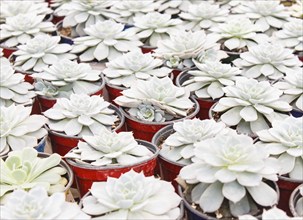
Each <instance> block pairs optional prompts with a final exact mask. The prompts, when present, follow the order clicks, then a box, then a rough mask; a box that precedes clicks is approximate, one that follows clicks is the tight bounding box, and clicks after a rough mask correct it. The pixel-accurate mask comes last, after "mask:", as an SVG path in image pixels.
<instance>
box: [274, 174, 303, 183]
mask: <svg viewBox="0 0 303 220" xmlns="http://www.w3.org/2000/svg"><path fill="white" fill-rule="evenodd" d="M278 178H279V179H281V180H283V181H288V182H293V183H301V184H303V180H299V179H293V178H290V177H287V176H282V175H279V176H278Z"/></svg>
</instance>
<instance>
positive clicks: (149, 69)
mask: <svg viewBox="0 0 303 220" xmlns="http://www.w3.org/2000/svg"><path fill="white" fill-rule="evenodd" d="M162 65H163V61H162V60H160V59H157V58H154V57H153V56H152V55H151V54H150V53H147V54H143V53H142V52H140V51H132V52H129V53H126V54H124V55H122V56H120V57H117V58H116V59H114V60H112V61H110V62H108V63H106V68H105V69H104V70H103V73H104V75H105V76H106V79H107V81H108V83H109V84H112V85H116V86H122V87H126V88H129V87H131V85H133V84H135V83H136V81H137V79H140V80H148V79H150V78H151V77H153V76H156V77H159V78H161V77H165V76H168V74H169V73H170V72H171V69H169V68H167V67H162Z"/></svg>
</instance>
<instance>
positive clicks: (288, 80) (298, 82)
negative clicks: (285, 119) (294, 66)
mask: <svg viewBox="0 0 303 220" xmlns="http://www.w3.org/2000/svg"><path fill="white" fill-rule="evenodd" d="M302 75H303V69H302V67H301V68H299V70H298V71H290V72H288V73H286V76H285V77H284V78H283V79H282V80H280V81H278V82H276V83H275V84H273V86H274V87H277V88H279V89H281V90H282V91H283V95H282V97H281V99H283V100H285V101H287V102H288V103H290V104H291V105H292V108H293V110H292V111H291V112H290V113H291V114H292V115H293V116H294V117H302V116H303V86H302V83H303V81H302Z"/></svg>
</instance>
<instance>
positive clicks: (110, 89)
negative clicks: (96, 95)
mask: <svg viewBox="0 0 303 220" xmlns="http://www.w3.org/2000/svg"><path fill="white" fill-rule="evenodd" d="M105 88H106V90H107V94H108V101H109V102H111V103H112V104H114V105H117V104H116V103H115V102H114V100H115V98H117V97H119V96H121V95H122V93H121V92H122V91H123V90H125V89H126V88H124V87H121V86H115V85H112V84H109V83H106V84H105Z"/></svg>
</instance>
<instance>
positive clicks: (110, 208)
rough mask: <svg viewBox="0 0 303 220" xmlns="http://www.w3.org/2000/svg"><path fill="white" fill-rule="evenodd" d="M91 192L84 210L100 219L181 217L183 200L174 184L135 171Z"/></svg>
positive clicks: (85, 199) (94, 188)
mask: <svg viewBox="0 0 303 220" xmlns="http://www.w3.org/2000/svg"><path fill="white" fill-rule="evenodd" d="M90 192H91V195H89V196H87V197H85V198H84V199H83V208H82V210H83V211H84V212H85V213H87V214H89V215H91V216H97V217H96V218H98V219H125V220H127V219H177V218H178V217H179V216H180V213H181V211H180V208H179V207H178V206H179V205H180V202H181V198H180V196H179V195H178V194H177V193H175V190H174V187H173V186H172V184H171V183H169V182H166V181H163V180H160V179H157V178H155V177H154V176H149V177H145V176H144V174H143V173H136V172H135V171H133V170H131V171H129V172H127V173H124V174H122V175H121V176H120V177H119V178H118V179H117V178H113V177H108V179H107V182H94V183H93V185H92V187H91V189H90ZM105 201H106V202H105Z"/></svg>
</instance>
